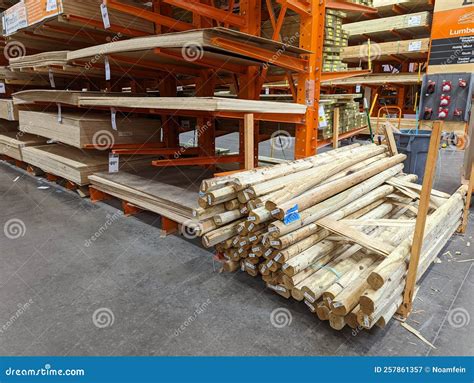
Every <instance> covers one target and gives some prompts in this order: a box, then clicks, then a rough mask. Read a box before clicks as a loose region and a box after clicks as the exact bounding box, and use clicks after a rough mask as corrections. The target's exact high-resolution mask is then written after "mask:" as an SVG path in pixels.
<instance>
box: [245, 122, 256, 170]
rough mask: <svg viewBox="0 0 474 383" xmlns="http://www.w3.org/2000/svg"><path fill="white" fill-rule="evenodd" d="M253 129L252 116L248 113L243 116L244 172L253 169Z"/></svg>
mask: <svg viewBox="0 0 474 383" xmlns="http://www.w3.org/2000/svg"><path fill="white" fill-rule="evenodd" d="M254 128H255V124H254V119H253V114H251V113H248V114H246V115H245V116H244V159H245V164H244V165H245V170H251V169H253V168H254V167H255V147H254Z"/></svg>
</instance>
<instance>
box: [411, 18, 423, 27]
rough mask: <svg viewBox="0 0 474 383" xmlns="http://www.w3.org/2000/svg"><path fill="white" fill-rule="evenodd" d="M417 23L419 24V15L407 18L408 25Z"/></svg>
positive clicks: (412, 25) (416, 24)
mask: <svg viewBox="0 0 474 383" xmlns="http://www.w3.org/2000/svg"><path fill="white" fill-rule="evenodd" d="M418 25H421V16H420V15H417V16H410V17H409V18H408V26H409V27H416V26H418Z"/></svg>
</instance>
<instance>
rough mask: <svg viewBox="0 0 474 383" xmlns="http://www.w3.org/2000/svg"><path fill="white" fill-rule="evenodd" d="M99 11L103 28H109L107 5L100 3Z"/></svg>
mask: <svg viewBox="0 0 474 383" xmlns="http://www.w3.org/2000/svg"><path fill="white" fill-rule="evenodd" d="M100 13H101V14H102V22H103V23H104V29H109V28H110V18H109V11H108V9H107V5H105V4H104V3H102V4H101V5H100Z"/></svg>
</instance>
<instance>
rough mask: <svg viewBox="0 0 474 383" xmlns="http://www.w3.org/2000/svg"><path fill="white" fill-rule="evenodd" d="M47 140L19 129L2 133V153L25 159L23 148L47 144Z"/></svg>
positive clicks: (0, 140)
mask: <svg viewBox="0 0 474 383" xmlns="http://www.w3.org/2000/svg"><path fill="white" fill-rule="evenodd" d="M45 144H46V140H45V139H44V138H42V137H38V136H35V135H33V134H27V133H23V132H19V131H11V132H4V133H0V154H3V155H6V156H8V157H11V158H14V159H15V160H18V161H23V156H22V149H23V148H24V147H27V146H39V145H45Z"/></svg>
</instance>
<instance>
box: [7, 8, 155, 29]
mask: <svg viewBox="0 0 474 383" xmlns="http://www.w3.org/2000/svg"><path fill="white" fill-rule="evenodd" d="M121 2H123V3H126V4H127V3H128V4H133V5H135V6H137V7H142V6H141V5H139V3H137V2H134V1H130V0H121ZM101 4H102V0H81V1H77V0H56V1H54V2H51V1H48V2H47V4H46V2H45V1H38V0H24V1H21V2H19V3H17V4H15V5H13V6H12V7H10V8H7V9H6V10H5V12H3V14H2V19H3V20H4V21H3V32H4V34H5V35H7V36H8V35H12V34H14V33H15V32H17V31H19V30H24V29H27V28H35V27H36V28H38V27H41V25H42V23H44V22H47V23H48V26H50V27H51V26H53V27H55V26H58V27H59V26H61V25H62V26H64V23H67V24H70V25H75V26H76V27H80V28H82V29H87V28H90V29H96V30H100V29H102V30H103V24H102V14H101V8H100V5H101ZM137 9H138V11H140V8H137ZM142 9H146V8H143V7H142ZM108 14H109V19H110V24H111V25H115V26H117V27H121V31H122V33H123V34H130V35H133V32H135V33H139V32H141V33H144V34H145V33H146V34H153V33H154V25H153V23H152V22H150V21H145V20H144V19H143V18H140V17H138V16H134V15H130V14H126V13H123V12H118V11H115V10H113V9H108ZM99 28H100V29H99ZM50 30H51V29H50ZM52 30H53V31H54V30H55V29H52ZM49 33H52V32H51V31H50V32H49ZM78 34H79V35H80V33H78ZM53 36H56V37H60V36H61V33H60V29H58V31H56V32H55V34H53ZM53 36H51V37H53Z"/></svg>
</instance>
